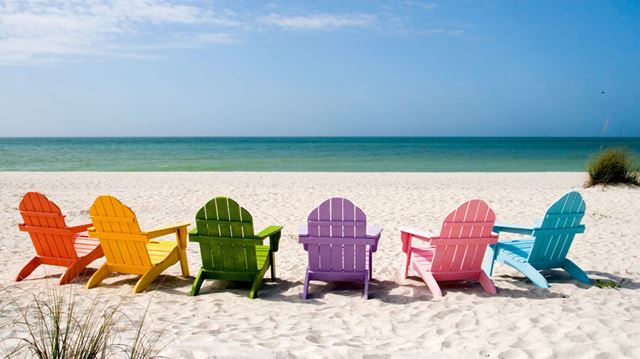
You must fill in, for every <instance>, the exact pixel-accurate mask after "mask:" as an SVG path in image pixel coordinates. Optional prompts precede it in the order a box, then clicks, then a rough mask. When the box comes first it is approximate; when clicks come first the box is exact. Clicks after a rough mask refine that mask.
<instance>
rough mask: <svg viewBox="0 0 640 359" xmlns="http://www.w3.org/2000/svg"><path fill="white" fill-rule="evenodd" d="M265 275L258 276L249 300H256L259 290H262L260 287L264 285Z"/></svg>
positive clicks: (252, 286) (254, 281)
mask: <svg viewBox="0 0 640 359" xmlns="http://www.w3.org/2000/svg"><path fill="white" fill-rule="evenodd" d="M262 278H263V275H260V273H258V275H257V276H256V278H255V279H254V280H253V285H251V291H250V292H249V298H251V299H255V298H256V297H257V296H258V290H260V285H261V284H262Z"/></svg>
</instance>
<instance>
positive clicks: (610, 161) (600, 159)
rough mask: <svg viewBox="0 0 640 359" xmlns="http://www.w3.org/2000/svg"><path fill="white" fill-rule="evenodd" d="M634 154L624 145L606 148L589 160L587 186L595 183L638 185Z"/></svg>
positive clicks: (639, 183)
mask: <svg viewBox="0 0 640 359" xmlns="http://www.w3.org/2000/svg"><path fill="white" fill-rule="evenodd" d="M639 171H640V170H639V168H638V166H637V164H636V160H635V156H634V155H633V153H632V152H631V151H629V150H628V149H626V148H624V147H613V148H608V149H605V150H603V151H601V152H600V153H598V154H597V155H595V156H594V157H593V158H591V159H590V160H589V162H588V163H587V173H588V175H589V180H588V181H587V184H586V185H587V187H591V186H595V185H604V186H607V185H614V184H629V185H640V176H639Z"/></svg>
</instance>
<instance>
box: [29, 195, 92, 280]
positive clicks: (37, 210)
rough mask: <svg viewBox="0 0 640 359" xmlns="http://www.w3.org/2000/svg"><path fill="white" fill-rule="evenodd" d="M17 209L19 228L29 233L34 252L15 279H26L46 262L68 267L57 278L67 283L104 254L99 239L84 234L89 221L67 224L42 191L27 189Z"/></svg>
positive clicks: (57, 208)
mask: <svg viewBox="0 0 640 359" xmlns="http://www.w3.org/2000/svg"><path fill="white" fill-rule="evenodd" d="M19 209H20V215H21V216H22V220H23V221H24V223H22V224H19V225H18V228H19V229H20V230H21V231H23V232H27V233H29V237H30V238H31V242H32V243H33V247H34V248H35V250H36V255H35V257H33V258H32V259H31V260H30V261H29V262H28V263H27V264H26V265H25V266H24V268H22V270H21V271H20V273H18V276H17V277H16V281H21V280H23V279H25V278H26V277H27V276H29V274H31V273H32V272H33V271H34V270H35V269H36V268H38V266H40V265H41V264H47V265H52V266H60V267H65V268H67V270H66V272H65V273H64V274H63V275H62V277H60V281H59V283H60V284H66V283H69V282H70V281H71V280H72V279H73V278H75V277H76V276H77V275H78V274H79V273H80V272H81V271H82V270H83V269H84V268H86V267H87V266H88V265H89V264H90V263H91V262H93V261H94V260H96V259H98V258H100V257H102V256H103V253H102V249H101V248H100V242H98V241H97V240H95V239H93V238H88V237H87V236H86V235H85V232H86V231H87V229H88V228H89V227H91V226H92V224H91V223H89V224H83V225H80V226H74V227H69V226H67V224H66V223H65V220H64V217H65V216H63V215H62V212H61V211H60V208H59V207H58V206H57V205H56V204H55V203H53V202H51V201H50V200H49V199H47V197H45V196H44V195H43V194H41V193H38V192H27V193H26V194H25V195H24V197H23V198H22V201H20V206H19Z"/></svg>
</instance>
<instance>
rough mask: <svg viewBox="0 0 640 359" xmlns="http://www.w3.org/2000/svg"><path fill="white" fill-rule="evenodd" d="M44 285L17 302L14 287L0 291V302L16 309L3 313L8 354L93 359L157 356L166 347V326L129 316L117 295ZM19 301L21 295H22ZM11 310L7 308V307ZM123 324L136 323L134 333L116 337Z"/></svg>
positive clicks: (125, 326)
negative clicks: (150, 326)
mask: <svg viewBox="0 0 640 359" xmlns="http://www.w3.org/2000/svg"><path fill="white" fill-rule="evenodd" d="M61 291H62V290H60V289H55V288H48V289H47V290H45V291H44V292H43V293H41V294H39V295H33V294H28V293H26V292H25V293H20V295H30V296H31V298H30V299H29V301H28V303H27V304H20V301H18V300H17V298H16V296H15V294H14V293H9V291H8V290H7V289H5V290H4V291H3V292H4V293H1V295H2V296H4V297H5V298H10V300H9V302H5V303H3V304H2V305H0V307H2V308H3V309H4V310H10V311H11V312H13V313H15V314H14V317H13V318H10V317H6V316H4V317H3V318H2V319H3V322H2V323H0V328H3V331H4V332H6V331H10V332H11V334H10V335H9V336H6V337H5V336H2V337H0V343H1V344H2V347H1V348H2V349H3V350H5V351H6V352H7V354H6V356H5V357H8V358H15V357H17V358H32V357H33V358H43V359H66V358H74V359H94V358H95V359H98V358H132V359H145V358H156V357H158V356H159V353H160V352H161V351H162V350H163V349H164V348H165V346H166V345H165V346H163V345H161V344H162V341H163V337H164V335H165V331H163V330H160V331H152V330H147V328H146V326H145V319H146V316H147V310H145V311H144V312H143V313H142V315H141V318H140V319H138V320H132V319H131V318H130V317H128V316H127V315H126V314H125V313H124V312H123V311H122V310H121V307H122V304H123V301H122V300H121V299H115V298H106V297H103V296H102V295H96V296H94V297H93V298H91V299H89V300H88V301H87V300H84V298H75V296H74V293H73V292H72V291H71V290H69V293H67V294H65V293H62V292H61ZM22 302H24V301H22ZM6 313H10V312H6ZM125 329H135V334H134V338H133V339H131V340H121V336H120V333H121V332H122V331H123V330H125Z"/></svg>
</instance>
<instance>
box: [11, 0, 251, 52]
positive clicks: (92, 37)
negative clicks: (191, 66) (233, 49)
mask: <svg viewBox="0 0 640 359" xmlns="http://www.w3.org/2000/svg"><path fill="white" fill-rule="evenodd" d="M240 25H241V23H240V22H239V21H237V20H236V19H235V15H234V13H233V12H231V11H220V12H215V11H213V9H210V8H200V7H196V6H190V5H183V4H181V3H177V2H172V1H164V0H116V1H107V0H93V1H85V0H53V1H42V0H26V1H13V0H5V1H4V3H0V63H38V62H50V61H55V60H56V59H59V58H61V57H65V56H112V57H135V56H142V57H144V56H146V55H148V54H140V53H137V54H136V53H135V51H136V50H135V46H131V44H130V42H135V41H136V40H139V38H142V37H143V38H144V41H145V42H151V44H150V45H152V46H156V47H161V46H162V44H166V45H167V46H171V45H172V43H171V42H170V41H168V40H170V39H165V37H166V34H165V32H164V31H163V29H162V27H163V26H172V27H178V28H182V29H183V30H184V31H188V32H189V33H190V37H191V38H192V41H191V44H194V45H195V44H197V43H200V44H211V43H228V42H230V41H229V38H230V37H229V36H227V35H224V34H222V33H221V32H215V35H212V34H213V33H212V32H211V31H204V32H203V30H202V28H206V29H211V28H216V29H219V28H233V27H238V26H240ZM198 32H203V33H201V34H198Z"/></svg>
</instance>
